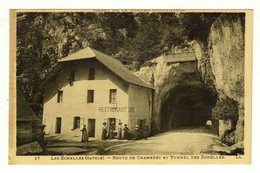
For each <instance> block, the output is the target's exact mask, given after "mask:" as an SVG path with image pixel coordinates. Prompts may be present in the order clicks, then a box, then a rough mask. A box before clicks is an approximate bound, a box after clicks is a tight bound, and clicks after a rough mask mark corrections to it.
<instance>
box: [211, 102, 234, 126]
mask: <svg viewBox="0 0 260 173" xmlns="http://www.w3.org/2000/svg"><path fill="white" fill-rule="evenodd" d="M212 118H213V119H217V120H228V119H231V120H234V121H236V120H237V119H238V104H237V102H236V101H235V100H233V99H231V98H228V97H227V98H224V99H220V100H218V101H217V103H216V106H215V107H214V108H213V109H212Z"/></svg>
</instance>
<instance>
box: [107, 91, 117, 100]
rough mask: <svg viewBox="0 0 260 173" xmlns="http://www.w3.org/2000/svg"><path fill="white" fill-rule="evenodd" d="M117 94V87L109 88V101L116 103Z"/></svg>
mask: <svg viewBox="0 0 260 173" xmlns="http://www.w3.org/2000/svg"><path fill="white" fill-rule="evenodd" d="M116 95H117V90H116V89H110V90H109V103H116Z"/></svg>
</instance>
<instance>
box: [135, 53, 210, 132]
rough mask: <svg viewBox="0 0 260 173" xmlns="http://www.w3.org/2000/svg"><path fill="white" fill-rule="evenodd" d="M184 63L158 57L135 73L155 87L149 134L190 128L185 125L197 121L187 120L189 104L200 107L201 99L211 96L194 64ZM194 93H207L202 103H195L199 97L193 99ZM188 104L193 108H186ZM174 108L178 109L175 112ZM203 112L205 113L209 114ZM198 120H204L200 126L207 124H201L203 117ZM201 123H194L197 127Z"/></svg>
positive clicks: (189, 118)
mask: <svg viewBox="0 0 260 173" xmlns="http://www.w3.org/2000/svg"><path fill="white" fill-rule="evenodd" d="M185 55H187V54H185V53H184V54H182V56H183V60H185V59H186V57H185ZM186 60H187V61H182V62H173V63H171V62H170V63H169V62H168V61H165V56H160V57H158V58H155V59H153V60H150V61H149V62H147V63H146V66H144V67H143V68H141V69H140V71H138V72H136V73H135V74H136V75H138V76H139V77H141V78H142V79H143V80H144V81H146V82H147V83H150V84H152V85H153V86H154V87H155V95H154V109H153V117H152V131H153V132H154V133H157V132H158V131H162V130H167V129H170V128H173V127H179V126H182V125H191V123H188V122H192V119H193V120H196V117H195V118H194V117H190V114H191V112H192V111H191V110H192V107H193V106H194V105H196V104H192V103H191V102H189V100H190V101H195V100H199V102H200V103H201V102H203V99H204V98H208V95H210V94H209V93H208V92H207V88H206V87H205V85H204V83H203V81H202V80H201V78H200V75H199V73H198V71H197V62H196V61H195V60H191V59H188V58H187V59H186ZM186 89H187V90H188V89H189V91H190V92H193V93H190V92H189V91H187V90H186ZM204 89H205V90H204ZM196 91H198V92H199V93H206V94H205V97H201V98H203V99H196V98H199V95H196ZM203 91H205V92H203ZM176 93H177V95H176ZM187 93H189V94H187ZM194 94H195V95H194ZM192 96H194V97H195V98H194V97H192ZM188 97H189V98H188ZM184 102H186V103H184ZM188 102H189V103H188ZM204 102H205V99H204ZM190 104H191V105H192V107H187V106H189V105H190ZM177 105H178V106H177ZM181 106H184V107H181ZM185 106H186V107H185ZM197 106H198V105H197ZM176 107H179V108H180V109H175V108H176ZM189 110H190V111H189ZM206 112H207V113H208V110H207V111H206ZM180 113H182V116H181V117H180V116H178V115H179V114H180ZM201 115H203V114H201ZM194 116H196V115H194ZM201 117H203V118H202V119H203V120H202V121H203V122H204V121H206V120H204V119H205V115H203V116H201ZM202 121H200V120H198V121H193V122H194V123H195V124H196V122H197V124H199V123H201V122H202ZM197 124H196V125H197Z"/></svg>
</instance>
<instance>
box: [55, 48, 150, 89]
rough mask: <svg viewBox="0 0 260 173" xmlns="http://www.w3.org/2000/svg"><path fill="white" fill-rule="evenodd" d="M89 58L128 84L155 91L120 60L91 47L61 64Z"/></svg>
mask: <svg viewBox="0 0 260 173" xmlns="http://www.w3.org/2000/svg"><path fill="white" fill-rule="evenodd" d="M89 58H96V59H97V60H98V61H99V62H101V63H102V64H103V65H105V66H106V67H107V68H108V69H110V70H111V71H112V72H114V73H115V74H116V75H118V76H119V77H120V78H122V79H123V80H125V81H126V82H128V83H131V84H135V85H138V86H142V87H146V88H151V89H153V87H152V86H150V85H148V84H147V83H145V82H144V81H143V80H142V79H140V78H139V77H138V76H136V75H134V74H133V73H132V72H131V71H130V70H128V69H127V68H126V67H125V66H124V65H123V64H122V63H121V62H120V61H119V60H117V59H115V58H113V57H111V56H109V55H106V54H104V53H102V52H100V51H98V50H95V49H93V48H90V47H87V48H84V49H82V50H80V51H78V52H75V53H73V54H71V55H69V56H67V57H65V58H63V59H61V60H59V63H62V62H66V61H75V60H82V59H89Z"/></svg>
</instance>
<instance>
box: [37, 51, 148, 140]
mask: <svg viewBox="0 0 260 173" xmlns="http://www.w3.org/2000/svg"><path fill="white" fill-rule="evenodd" d="M41 88H44V110H43V121H42V122H43V124H45V125H46V128H45V133H46V134H47V135H48V134H49V135H63V136H66V137H70V136H71V137H74V136H80V135H81V131H80V130H81V129H82V127H83V126H84V125H86V127H87V129H88V134H89V137H90V138H92V139H93V138H94V139H100V138H101V131H102V124H103V122H106V123H107V127H109V126H110V125H111V124H113V127H114V128H115V130H116V126H117V125H118V123H119V122H122V124H123V125H124V124H127V125H128V127H129V129H130V131H133V130H134V128H135V126H136V125H137V124H138V125H139V126H140V128H142V127H144V126H145V125H148V126H149V127H150V124H151V116H152V105H153V88H152V87H151V86H149V85H148V84H146V83H145V82H144V81H143V80H141V79H140V78H139V77H137V76H136V75H134V74H133V73H131V72H130V71H129V70H128V69H127V68H126V67H125V66H124V65H123V64H122V63H121V62H119V61H118V60H116V59H114V58H112V57H110V56H108V55H106V54H104V53H102V52H99V51H97V50H95V49H92V48H89V47H87V48H85V49H82V50H80V51H78V52H76V53H74V54H71V55H69V56H67V57H65V58H63V59H61V60H59V62H58V66H57V67H56V68H55V69H54V71H53V72H52V73H51V74H50V75H49V76H47V77H46V79H45V81H44V82H43V83H42V84H41Z"/></svg>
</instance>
